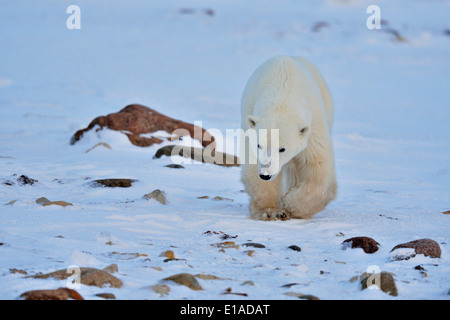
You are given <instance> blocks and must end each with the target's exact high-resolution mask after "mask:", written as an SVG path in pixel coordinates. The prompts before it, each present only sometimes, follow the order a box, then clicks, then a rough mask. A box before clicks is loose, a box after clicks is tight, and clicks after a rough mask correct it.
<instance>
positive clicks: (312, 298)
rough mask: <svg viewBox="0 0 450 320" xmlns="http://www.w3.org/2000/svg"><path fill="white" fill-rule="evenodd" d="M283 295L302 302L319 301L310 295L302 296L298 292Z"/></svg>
mask: <svg viewBox="0 0 450 320" xmlns="http://www.w3.org/2000/svg"><path fill="white" fill-rule="evenodd" d="M285 295H287V296H291V297H297V298H299V299H303V300H320V299H319V298H318V297H316V296H313V295H311V294H303V293H298V292H286V293H285Z"/></svg>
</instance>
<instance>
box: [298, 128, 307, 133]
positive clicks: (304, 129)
mask: <svg viewBox="0 0 450 320" xmlns="http://www.w3.org/2000/svg"><path fill="white" fill-rule="evenodd" d="M306 131H308V127H304V128H303V129H301V130H300V134H304V133H305V132H306Z"/></svg>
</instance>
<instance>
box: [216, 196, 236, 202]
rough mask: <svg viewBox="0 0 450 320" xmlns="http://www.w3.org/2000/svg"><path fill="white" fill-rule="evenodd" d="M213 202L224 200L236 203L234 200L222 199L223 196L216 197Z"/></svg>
mask: <svg viewBox="0 0 450 320" xmlns="http://www.w3.org/2000/svg"><path fill="white" fill-rule="evenodd" d="M213 200H214V201H223V200H227V201H234V200H233V199H230V198H224V197H221V196H215V197H214V198H213Z"/></svg>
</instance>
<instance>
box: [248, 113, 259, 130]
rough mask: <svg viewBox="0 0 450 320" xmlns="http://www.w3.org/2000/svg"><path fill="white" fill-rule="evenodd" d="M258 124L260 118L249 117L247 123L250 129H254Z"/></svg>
mask: <svg viewBox="0 0 450 320" xmlns="http://www.w3.org/2000/svg"><path fill="white" fill-rule="evenodd" d="M257 122H258V117H255V116H252V115H250V116H247V123H248V125H249V127H250V128H254V127H255V126H256V123H257Z"/></svg>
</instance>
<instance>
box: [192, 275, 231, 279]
mask: <svg viewBox="0 0 450 320" xmlns="http://www.w3.org/2000/svg"><path fill="white" fill-rule="evenodd" d="M194 277H196V278H199V279H202V280H231V279H224V278H220V277H218V276H215V275H212V274H196V275H194Z"/></svg>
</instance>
